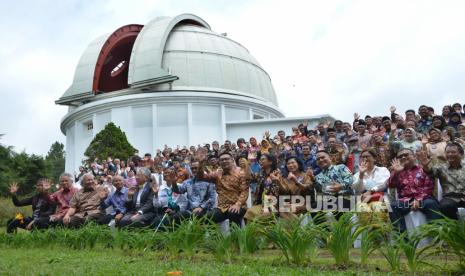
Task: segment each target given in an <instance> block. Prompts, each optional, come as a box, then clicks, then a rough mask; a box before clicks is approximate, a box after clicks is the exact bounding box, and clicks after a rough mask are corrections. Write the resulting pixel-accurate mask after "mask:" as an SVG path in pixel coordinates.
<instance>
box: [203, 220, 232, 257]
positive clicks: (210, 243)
mask: <svg viewBox="0 0 465 276" xmlns="http://www.w3.org/2000/svg"><path fill="white" fill-rule="evenodd" d="M205 248H206V249H207V250H208V251H209V252H212V253H213V256H214V257H215V259H217V260H218V261H220V262H228V263H230V262H231V260H232V256H233V253H234V252H235V248H234V237H233V236H232V235H230V234H223V233H222V232H221V231H220V230H219V228H218V226H216V225H215V226H213V227H210V229H209V230H208V231H207V232H206V235H205Z"/></svg>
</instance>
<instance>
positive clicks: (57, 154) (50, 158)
mask: <svg viewBox="0 0 465 276" xmlns="http://www.w3.org/2000/svg"><path fill="white" fill-rule="evenodd" d="M64 149H65V145H63V144H62V143H60V142H55V143H53V144H52V146H50V150H49V151H48V153H47V156H46V157H45V160H46V161H47V162H48V163H49V165H50V167H51V177H52V180H53V181H54V182H55V183H58V181H59V177H60V174H62V173H63V172H64V171H65V150H64Z"/></svg>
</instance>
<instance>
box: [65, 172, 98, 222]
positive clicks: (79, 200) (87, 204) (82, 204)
mask: <svg viewBox="0 0 465 276" xmlns="http://www.w3.org/2000/svg"><path fill="white" fill-rule="evenodd" d="M82 181H83V184H82V185H83V186H82V189H81V190H79V191H78V192H76V193H75V194H74V195H73V197H72V198H71V201H70V203H69V206H70V208H69V209H68V211H67V212H66V215H65V216H64V217H63V224H64V225H65V226H67V227H73V228H77V227H80V226H82V225H83V224H84V223H86V222H88V221H97V220H99V219H101V218H102V217H103V215H104V213H103V212H102V210H101V209H100V203H101V200H100V197H99V194H98V193H99V190H100V189H104V188H103V187H102V188H98V187H97V185H96V183H95V180H94V176H93V175H92V174H86V175H84V177H83V178H82Z"/></svg>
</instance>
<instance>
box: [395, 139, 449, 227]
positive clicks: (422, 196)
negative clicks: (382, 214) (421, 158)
mask: <svg viewBox="0 0 465 276" xmlns="http://www.w3.org/2000/svg"><path fill="white" fill-rule="evenodd" d="M391 168H392V171H391V176H390V177H389V179H388V182H387V183H388V186H389V187H390V188H396V189H397V194H398V199H397V200H395V201H393V202H391V208H392V212H390V213H389V216H390V218H391V221H392V223H393V224H394V226H396V227H397V229H398V230H399V231H400V232H404V231H405V230H406V229H407V228H406V225H405V219H404V217H405V215H407V214H408V213H410V211H421V212H422V213H423V214H425V216H426V219H427V220H433V219H438V218H440V215H439V214H438V212H439V204H438V202H437V200H436V199H435V198H434V197H433V190H434V184H433V181H432V179H431V178H430V177H429V176H428V175H427V174H426V173H425V172H424V171H423V169H422V167H421V166H419V165H417V164H416V159H415V154H414V152H413V151H412V150H411V149H408V148H405V149H401V150H400V151H399V152H398V153H397V158H396V159H394V160H393V161H392V166H391Z"/></svg>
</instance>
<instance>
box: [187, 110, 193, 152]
mask: <svg viewBox="0 0 465 276" xmlns="http://www.w3.org/2000/svg"><path fill="white" fill-rule="evenodd" d="M193 133H194V129H193V127H192V103H188V104H187V145H186V146H188V147H190V146H191V145H192V141H193V139H192V135H193Z"/></svg>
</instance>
